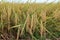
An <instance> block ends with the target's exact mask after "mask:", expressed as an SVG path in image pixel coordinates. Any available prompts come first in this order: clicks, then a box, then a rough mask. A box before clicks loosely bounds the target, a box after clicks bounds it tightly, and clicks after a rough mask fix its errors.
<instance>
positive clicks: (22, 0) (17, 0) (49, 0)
mask: <svg viewBox="0 0 60 40" xmlns="http://www.w3.org/2000/svg"><path fill="white" fill-rule="evenodd" d="M6 1H8V2H12V0H6ZM13 1H14V2H20V1H21V2H27V1H28V0H13ZM34 1H35V0H31V2H34ZM46 1H47V0H36V2H37V3H42V2H46ZM53 1H55V2H58V0H48V1H47V2H48V3H49V2H53Z"/></svg>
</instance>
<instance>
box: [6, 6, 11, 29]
mask: <svg viewBox="0 0 60 40" xmlns="http://www.w3.org/2000/svg"><path fill="white" fill-rule="evenodd" d="M10 17H11V7H9V6H8V7H7V21H8V30H9V29H10Z"/></svg>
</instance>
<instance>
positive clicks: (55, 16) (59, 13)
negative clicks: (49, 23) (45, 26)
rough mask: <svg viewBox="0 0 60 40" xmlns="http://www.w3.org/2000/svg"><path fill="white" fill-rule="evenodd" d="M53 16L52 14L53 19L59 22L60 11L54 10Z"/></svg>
mask: <svg viewBox="0 0 60 40" xmlns="http://www.w3.org/2000/svg"><path fill="white" fill-rule="evenodd" d="M53 14H54V15H53V17H54V18H55V19H58V20H60V11H59V9H56V10H55V11H54V13H53Z"/></svg>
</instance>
